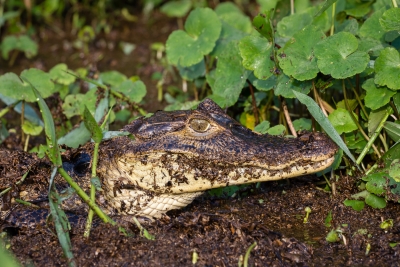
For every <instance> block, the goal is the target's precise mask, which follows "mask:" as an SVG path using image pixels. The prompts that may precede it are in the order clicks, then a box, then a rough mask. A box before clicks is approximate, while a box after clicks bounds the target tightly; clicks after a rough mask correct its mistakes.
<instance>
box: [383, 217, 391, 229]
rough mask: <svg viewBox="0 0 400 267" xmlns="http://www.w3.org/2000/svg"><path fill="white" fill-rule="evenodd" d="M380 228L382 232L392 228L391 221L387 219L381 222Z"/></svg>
mask: <svg viewBox="0 0 400 267" xmlns="http://www.w3.org/2000/svg"><path fill="white" fill-rule="evenodd" d="M380 227H381V229H383V230H386V229H388V228H391V227H393V219H388V220H385V221H383V222H381V224H380Z"/></svg>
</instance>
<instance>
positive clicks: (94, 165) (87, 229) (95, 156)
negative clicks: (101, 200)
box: [83, 143, 100, 238]
mask: <svg viewBox="0 0 400 267" xmlns="http://www.w3.org/2000/svg"><path fill="white" fill-rule="evenodd" d="M99 145H100V143H95V144H94V152H93V160H92V178H91V179H93V178H95V177H96V169H97V162H98V158H99ZM90 200H91V201H93V203H95V201H96V185H95V184H94V183H93V181H92V182H91V183H90ZM93 215H94V212H93V209H89V213H88V217H87V220H86V227H85V233H84V234H83V236H84V237H86V238H88V237H89V235H90V229H91V228H92V221H93Z"/></svg>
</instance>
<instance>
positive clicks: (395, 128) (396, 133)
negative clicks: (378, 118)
mask: <svg viewBox="0 0 400 267" xmlns="http://www.w3.org/2000/svg"><path fill="white" fill-rule="evenodd" d="M383 128H385V130H386V132H387V134H388V135H389V136H390V138H392V140H393V141H395V142H398V141H399V140H400V124H399V123H394V122H391V121H387V122H385V125H384V126H383Z"/></svg>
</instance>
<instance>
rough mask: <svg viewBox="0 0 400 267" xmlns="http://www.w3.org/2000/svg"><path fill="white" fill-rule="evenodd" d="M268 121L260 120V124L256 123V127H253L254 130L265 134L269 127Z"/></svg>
mask: <svg viewBox="0 0 400 267" xmlns="http://www.w3.org/2000/svg"><path fill="white" fill-rule="evenodd" d="M270 125H271V124H270V123H269V121H262V122H261V123H260V124H258V125H257V126H256V127H254V131H255V132H257V133H260V134H265V133H267V130H268V129H269V127H270Z"/></svg>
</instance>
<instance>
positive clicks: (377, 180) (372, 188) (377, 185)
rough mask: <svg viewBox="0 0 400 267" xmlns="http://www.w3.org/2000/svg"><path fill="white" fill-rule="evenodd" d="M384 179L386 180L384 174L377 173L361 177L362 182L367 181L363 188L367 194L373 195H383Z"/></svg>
mask: <svg viewBox="0 0 400 267" xmlns="http://www.w3.org/2000/svg"><path fill="white" fill-rule="evenodd" d="M386 178H388V177H387V174H386V173H384V172H378V173H373V174H369V175H367V176H365V177H363V178H362V179H363V180H364V181H367V184H366V185H365V187H366V189H367V190H368V192H370V193H373V194H375V195H382V194H383V193H385V187H386Z"/></svg>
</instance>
